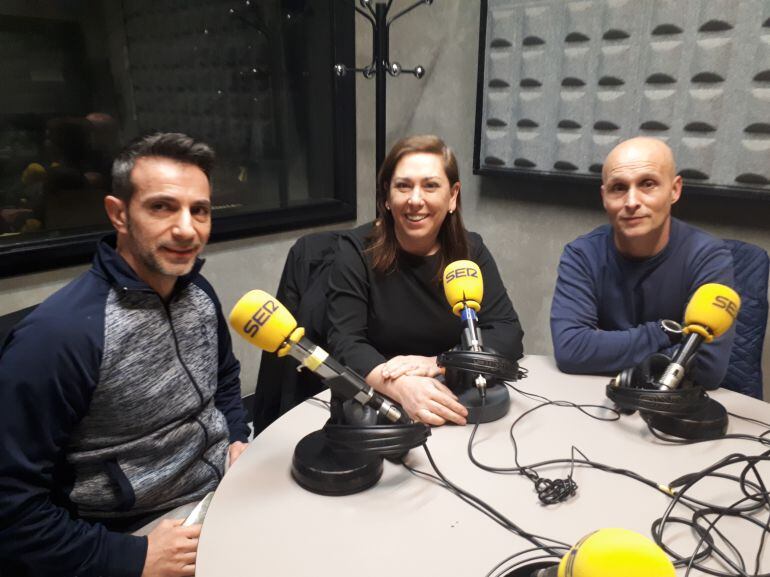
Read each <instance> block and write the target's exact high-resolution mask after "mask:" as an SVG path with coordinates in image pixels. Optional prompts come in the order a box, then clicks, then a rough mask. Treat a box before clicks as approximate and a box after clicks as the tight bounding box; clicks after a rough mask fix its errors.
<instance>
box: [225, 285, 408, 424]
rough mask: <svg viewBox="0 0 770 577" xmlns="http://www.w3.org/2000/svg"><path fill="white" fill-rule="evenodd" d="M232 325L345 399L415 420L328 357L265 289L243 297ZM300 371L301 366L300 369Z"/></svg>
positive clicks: (402, 420) (394, 419)
mask: <svg viewBox="0 0 770 577" xmlns="http://www.w3.org/2000/svg"><path fill="white" fill-rule="evenodd" d="M230 326H232V327H233V329H235V331H236V332H237V333H238V334H239V335H241V336H242V337H243V338H244V339H246V340H247V341H249V342H250V343H251V344H253V345H255V346H257V347H259V348H260V349H262V350H265V351H267V352H270V353H276V354H277V355H278V356H279V357H283V356H285V355H287V354H288V355H289V356H290V357H293V358H295V359H296V360H298V361H299V363H300V365H301V366H300V368H302V367H305V368H307V369H309V370H311V371H313V372H314V373H316V374H318V376H320V377H321V379H323V381H324V383H326V384H327V385H328V386H329V388H330V389H331V390H332V391H333V392H335V393H336V394H338V395H340V396H342V397H343V398H345V399H355V400H356V401H357V402H358V403H360V404H361V405H368V406H370V407H372V408H373V409H375V410H376V411H377V412H379V413H380V414H381V415H383V416H384V417H385V418H386V419H388V420H389V421H390V422H392V423H403V424H409V423H411V422H412V421H411V420H410V419H409V417H408V416H407V415H406V414H405V413H402V412H401V410H399V408H398V407H397V406H396V405H395V404H394V403H392V402H391V401H389V400H388V399H386V398H385V397H383V396H382V395H380V394H379V393H377V392H376V391H375V390H374V389H372V388H371V387H370V386H369V385H367V384H366V381H365V380H364V379H363V378H362V377H361V376H360V375H359V374H357V373H355V372H353V371H352V370H351V369H349V368H347V367H345V366H343V365H342V364H340V363H339V362H337V361H335V360H334V359H333V358H331V357H330V356H329V353H327V352H326V351H325V350H323V349H322V348H321V347H319V346H317V345H315V344H314V343H313V342H311V341H310V340H309V339H307V338H306V337H305V329H303V328H302V327H298V326H297V321H296V320H295V318H294V316H293V315H292V314H291V313H290V312H289V311H288V309H287V308H286V307H284V306H283V305H282V304H281V303H280V302H279V301H278V299H276V298H274V297H272V296H271V295H269V294H268V293H266V292H265V291H261V290H252V291H249V292H248V293H246V294H245V295H243V296H242V297H241V299H240V300H239V301H238V302H237V303H236V304H235V306H234V307H233V310H232V312H231V313H230ZM298 370H299V369H298Z"/></svg>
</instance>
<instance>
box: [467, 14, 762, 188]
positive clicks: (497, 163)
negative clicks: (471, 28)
mask: <svg viewBox="0 0 770 577" xmlns="http://www.w3.org/2000/svg"><path fill="white" fill-rule="evenodd" d="M482 18H483V21H482V38H480V48H481V51H480V55H479V65H480V66H479V91H478V95H477V108H478V110H477V126H476V147H475V148H476V158H475V159H474V163H475V168H476V170H477V172H481V173H517V174H519V173H522V172H526V173H528V174H538V175H559V176H562V177H563V176H576V177H594V178H595V177H596V176H598V175H599V174H600V173H601V166H602V161H603V159H604V157H605V156H606V155H607V153H608V152H609V151H610V150H611V149H612V147H614V146H615V145H616V144H617V143H618V142H620V141H621V140H624V139H626V138H630V137H632V136H636V135H649V136H655V137H658V138H661V139H664V140H666V141H667V142H668V144H669V145H670V146H671V148H672V149H673V150H674V153H675V155H676V158H677V164H678V169H679V171H680V173H681V174H682V175H683V176H684V177H685V178H686V180H687V181H688V183H689V184H691V185H692V184H697V185H699V188H702V189H704V190H712V191H717V192H719V191H723V192H725V193H738V192H742V193H745V192H748V193H749V194H757V195H761V196H767V198H770V0H486V1H482Z"/></svg>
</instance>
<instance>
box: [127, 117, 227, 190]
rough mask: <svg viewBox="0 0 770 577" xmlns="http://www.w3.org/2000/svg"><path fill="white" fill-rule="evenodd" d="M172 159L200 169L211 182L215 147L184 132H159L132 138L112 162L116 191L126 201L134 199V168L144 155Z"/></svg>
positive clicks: (145, 156)
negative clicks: (132, 176)
mask: <svg viewBox="0 0 770 577" xmlns="http://www.w3.org/2000/svg"><path fill="white" fill-rule="evenodd" d="M149 157H158V158H170V159H171V160H176V161H177V162H181V163H184V164H192V165H194V166H197V167H198V168H200V169H201V170H202V171H203V173H204V174H205V175H206V178H208V179H209V181H211V169H212V167H213V166H214V157H215V155H214V149H213V148H211V147H210V146H209V145H208V144H206V143H205V142H199V141H197V140H195V139H193V138H191V137H190V136H187V135H186V134H182V133H180V132H156V133H154V134H148V135H147V136H142V137H140V138H137V139H136V140H134V141H132V142H131V143H130V144H129V145H128V146H126V148H124V149H123V150H122V151H121V152H120V153H119V154H118V156H117V157H115V161H114V162H113V163H112V194H113V195H114V196H117V197H118V198H120V199H121V200H123V201H124V202H128V201H130V200H131V195H132V194H133V193H134V183H133V182H132V181H131V171H132V170H134V166H136V161H137V160H139V159H140V158H149Z"/></svg>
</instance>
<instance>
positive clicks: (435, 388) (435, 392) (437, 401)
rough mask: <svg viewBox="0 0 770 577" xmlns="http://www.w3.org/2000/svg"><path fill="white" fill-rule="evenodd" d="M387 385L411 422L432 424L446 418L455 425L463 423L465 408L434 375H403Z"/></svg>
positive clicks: (444, 421)
mask: <svg viewBox="0 0 770 577" xmlns="http://www.w3.org/2000/svg"><path fill="white" fill-rule="evenodd" d="M388 385H389V387H388V388H389V390H390V393H391V396H392V397H393V398H394V399H395V400H396V401H397V402H398V403H399V404H400V405H401V406H402V407H404V409H405V410H406V412H407V413H409V416H410V417H411V418H412V419H413V420H415V421H419V422H421V423H426V424H428V425H436V426H437V425H443V424H444V423H446V422H447V421H451V422H452V423H455V424H457V425H464V424H465V423H466V420H465V418H466V417H467V416H468V410H467V409H466V408H465V407H463V406H462V405H461V404H460V403H459V402H458V401H457V397H456V396H455V395H454V393H452V391H450V390H449V389H448V388H447V387H446V385H444V384H442V383H440V382H438V381H437V380H436V379H434V378H431V377H423V376H415V375H403V376H401V377H399V378H397V379H392V380H391V381H390V383H388Z"/></svg>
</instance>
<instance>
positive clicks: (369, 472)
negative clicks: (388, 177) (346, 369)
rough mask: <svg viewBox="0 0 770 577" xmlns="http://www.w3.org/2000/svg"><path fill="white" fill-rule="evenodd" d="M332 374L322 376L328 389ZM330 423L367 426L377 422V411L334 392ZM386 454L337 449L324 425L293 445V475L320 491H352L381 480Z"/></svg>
mask: <svg viewBox="0 0 770 577" xmlns="http://www.w3.org/2000/svg"><path fill="white" fill-rule="evenodd" d="M335 379H340V377H332V378H330V379H323V382H324V384H325V385H327V386H328V387H329V389H331V390H334V388H335V387H336V384H335V383H334V382H331V381H335ZM329 411H330V413H331V416H330V418H329V421H328V422H329V423H332V424H335V425H358V426H367V425H375V424H376V423H377V413H376V412H375V411H374V410H373V409H371V408H370V407H366V406H362V405H355V404H354V403H353V402H352V401H351V400H348V401H343V400H342V399H341V398H340V397H338V396H337V395H335V394H333V393H332V399H331V403H330V407H329ZM382 471H383V457H382V456H380V455H376V454H368V453H359V452H356V451H338V450H335V449H334V448H333V447H332V446H330V444H329V440H328V438H327V435H326V431H325V430H324V429H318V430H317V431H313V432H312V433H310V434H308V435H305V436H304V437H303V438H302V439H301V440H300V441H299V443H297V445H296V447H295V448H294V456H293V457H292V461H291V476H292V477H294V480H295V481H297V483H298V484H299V485H300V486H301V487H303V488H304V489H307V490H308V491H310V492H312V493H318V494H320V495H337V496H342V495H352V494H353V493H358V492H360V491H364V490H366V489H368V488H369V487H372V486H373V485H375V484H376V483H377V481H379V480H380V477H382Z"/></svg>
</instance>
